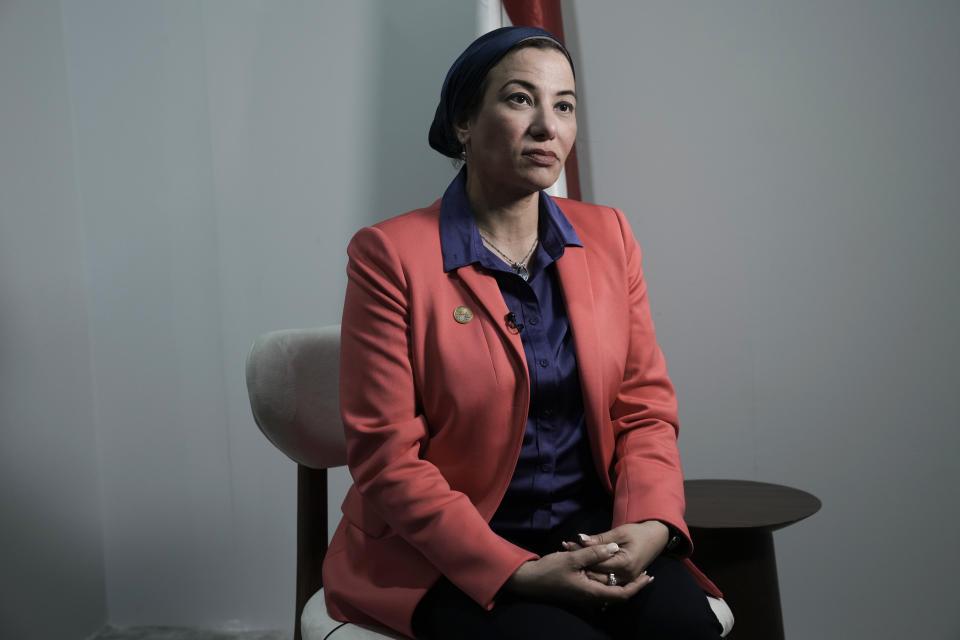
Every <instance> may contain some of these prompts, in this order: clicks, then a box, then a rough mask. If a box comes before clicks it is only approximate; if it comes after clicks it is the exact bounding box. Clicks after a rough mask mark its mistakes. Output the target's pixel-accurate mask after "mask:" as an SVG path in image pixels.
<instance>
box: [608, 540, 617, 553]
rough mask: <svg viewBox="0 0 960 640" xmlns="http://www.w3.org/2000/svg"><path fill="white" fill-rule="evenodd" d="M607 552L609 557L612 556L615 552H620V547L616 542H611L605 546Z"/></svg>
mask: <svg viewBox="0 0 960 640" xmlns="http://www.w3.org/2000/svg"><path fill="white" fill-rule="evenodd" d="M607 551H608V552H609V553H610V555H613V554H615V553H616V552H617V551H620V545H618V544H617V543H616V542H611V543H609V544H608V545H607Z"/></svg>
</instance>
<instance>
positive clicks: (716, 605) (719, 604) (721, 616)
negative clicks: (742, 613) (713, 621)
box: [707, 596, 733, 638]
mask: <svg viewBox="0 0 960 640" xmlns="http://www.w3.org/2000/svg"><path fill="white" fill-rule="evenodd" d="M707 603H708V604H709V605H710V608H711V609H713V615H715V616H717V620H719V621H720V626H721V627H723V631H721V632H720V637H721V638H726V637H727V634H728V633H730V629H733V611H730V606H729V605H727V601H726V600H721V599H720V598H714V597H712V596H707Z"/></svg>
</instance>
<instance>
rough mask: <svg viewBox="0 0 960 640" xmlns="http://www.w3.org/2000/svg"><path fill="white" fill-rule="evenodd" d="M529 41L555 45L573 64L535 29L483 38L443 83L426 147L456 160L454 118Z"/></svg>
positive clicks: (546, 35) (547, 35) (509, 29)
mask: <svg viewBox="0 0 960 640" xmlns="http://www.w3.org/2000/svg"><path fill="white" fill-rule="evenodd" d="M533 38H546V39H548V40H553V41H554V42H556V43H557V44H558V45H559V46H560V49H561V50H562V51H563V53H564V54H566V56H567V60H569V61H570V69H571V70H572V69H573V60H572V59H571V58H570V54H569V53H567V50H566V48H565V47H564V46H563V44H562V43H561V42H560V41H559V40H558V39H557V38H556V36H554V35H553V34H551V33H550V32H549V31H544V30H543V29H538V28H537V27H502V28H500V29H494V30H493V31H490V32H488V33H485V34H483V35H482V36H480V37H479V38H477V39H476V40H474V41H473V42H472V43H471V44H470V46H469V47H467V49H466V51H464V52H463V53H461V54H460V57H459V58H457V60H456V62H454V63H453V66H452V67H450V70H449V71H447V77H446V78H445V79H444V81H443V88H442V89H441V90H440V104H438V105H437V113H436V115H434V116H433V124H431V125H430V136H429V140H430V146H431V147H433V148H434V149H436V150H437V151H439V152H440V153H442V154H443V155H445V156H448V157H450V158H454V159H460V158H461V157H462V156H461V153H460V151H461V148H462V145H461V144H460V141H459V140H457V134H456V131H455V130H454V128H453V125H454V121H455V119H456V117H457V115H459V114H462V112H463V110H464V109H465V108H466V107H467V106H468V105H469V104H470V103H471V102H472V101H473V100H474V98H475V97H476V95H477V92H478V91H480V87H481V86H482V84H483V79H484V78H485V77H486V76H487V73H488V72H489V71H490V69H492V68H493V67H494V66H496V64H497V63H498V62H500V59H501V58H503V56H505V55H507V53H509V51H510V50H511V49H512V48H513V47H515V46H516V45H518V44H519V43H521V42H523V41H524V40H530V39H533Z"/></svg>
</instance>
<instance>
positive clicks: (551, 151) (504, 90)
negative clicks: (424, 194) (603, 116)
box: [457, 47, 577, 195]
mask: <svg viewBox="0 0 960 640" xmlns="http://www.w3.org/2000/svg"><path fill="white" fill-rule="evenodd" d="M486 85H487V88H486V92H485V93H484V96H483V100H482V102H481V105H480V109H479V110H478V112H477V114H476V115H475V116H474V117H473V118H471V119H470V120H468V121H467V122H466V123H463V124H462V125H461V126H459V127H457V137H458V138H459V139H460V142H461V143H463V144H464V146H465V148H466V152H467V169H468V174H467V175H468V180H470V181H478V182H479V184H480V185H481V188H495V189H497V190H500V191H499V192H500V193H501V194H502V195H508V194H509V195H524V194H527V193H531V192H534V191H539V190H540V189H546V188H547V187H549V186H550V185H552V184H553V183H554V182H556V180H557V178H558V177H559V176H560V171H561V170H562V169H563V164H564V162H565V161H566V159H567V155H568V154H569V153H570V149H571V147H573V141H574V139H575V138H576V137H577V115H576V103H577V99H576V93H575V84H574V79H573V71H572V70H571V68H570V63H569V62H568V61H567V58H566V56H564V55H563V53H561V52H560V51H557V50H556V49H537V48H533V47H526V48H523V49H518V50H516V51H513V52H511V53H509V54H507V55H506V56H504V58H503V59H502V60H501V61H500V62H499V63H497V65H496V66H495V67H494V68H493V69H491V70H490V72H489V73H488V74H487V78H486ZM504 189H505V190H507V191H506V192H504V191H503V190H504Z"/></svg>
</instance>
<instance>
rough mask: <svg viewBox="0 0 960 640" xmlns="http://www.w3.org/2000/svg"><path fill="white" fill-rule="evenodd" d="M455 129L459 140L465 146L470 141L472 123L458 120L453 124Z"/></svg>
mask: <svg viewBox="0 0 960 640" xmlns="http://www.w3.org/2000/svg"><path fill="white" fill-rule="evenodd" d="M453 130H454V132H455V133H456V134H457V140H458V141H459V142H460V144H462V145H463V146H467V143H468V142H470V123H469V122H468V121H464V122H458V123H456V124H454V125H453Z"/></svg>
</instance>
